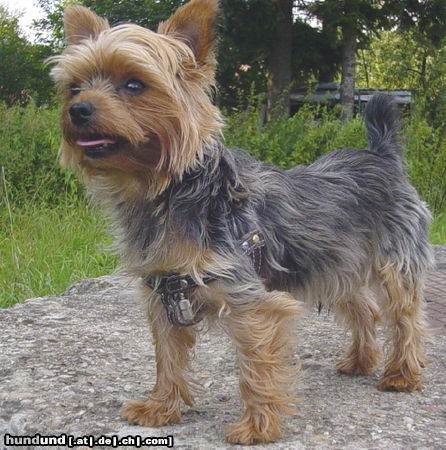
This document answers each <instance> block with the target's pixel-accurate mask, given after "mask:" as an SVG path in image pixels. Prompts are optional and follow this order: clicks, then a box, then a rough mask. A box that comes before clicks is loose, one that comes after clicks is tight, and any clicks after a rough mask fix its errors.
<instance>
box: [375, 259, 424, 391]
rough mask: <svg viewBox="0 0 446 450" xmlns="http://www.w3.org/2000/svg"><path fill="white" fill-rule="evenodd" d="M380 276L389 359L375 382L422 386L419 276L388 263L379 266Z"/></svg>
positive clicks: (397, 387) (384, 386)
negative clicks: (387, 330)
mask: <svg viewBox="0 0 446 450" xmlns="http://www.w3.org/2000/svg"><path fill="white" fill-rule="evenodd" d="M380 275H381V277H382V279H383V287H384V290H385V294H386V295H385V296H384V300H385V302H384V311H385V314H386V319H387V325H388V327H389V332H390V336H389V351H390V354H389V356H388V361H387V363H386V366H385V370H384V374H383V376H382V378H381V380H380V382H379V384H378V388H379V389H382V390H395V391H409V392H410V391H416V390H420V389H421V387H422V386H421V381H420V379H421V369H422V368H423V367H424V366H425V365H426V363H427V359H426V356H425V354H424V348H423V340H424V338H425V336H426V334H427V332H426V330H427V327H426V322H425V317H424V298H423V292H422V282H421V281H422V276H421V275H418V276H414V275H413V273H412V272H411V271H410V270H408V271H402V270H400V269H398V268H397V266H396V265H392V264H389V265H387V266H384V267H383V268H382V269H381V270H380Z"/></svg>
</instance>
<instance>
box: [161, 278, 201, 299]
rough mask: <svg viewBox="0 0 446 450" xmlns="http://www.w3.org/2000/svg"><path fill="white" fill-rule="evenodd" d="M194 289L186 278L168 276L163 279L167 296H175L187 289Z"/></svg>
mask: <svg viewBox="0 0 446 450" xmlns="http://www.w3.org/2000/svg"><path fill="white" fill-rule="evenodd" d="M192 287H194V286H193V285H191V284H190V283H189V280H188V277H184V276H181V275H170V276H169V277H167V278H166V279H165V282H164V289H165V291H166V293H167V294H176V293H178V292H184V291H185V290H187V289H191V288H192Z"/></svg>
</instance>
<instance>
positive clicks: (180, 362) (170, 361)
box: [121, 302, 196, 427]
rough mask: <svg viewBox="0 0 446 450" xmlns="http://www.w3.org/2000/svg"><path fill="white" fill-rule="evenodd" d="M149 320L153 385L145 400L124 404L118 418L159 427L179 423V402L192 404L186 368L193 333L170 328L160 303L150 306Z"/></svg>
mask: <svg viewBox="0 0 446 450" xmlns="http://www.w3.org/2000/svg"><path fill="white" fill-rule="evenodd" d="M149 321H150V325H151V328H152V335H153V341H154V345H155V354H156V384H155V387H154V388H153V390H152V392H151V394H150V396H149V398H148V399H147V400H146V401H144V402H141V401H130V402H127V403H125V404H124V406H123V408H122V410H121V416H122V417H123V418H124V419H127V420H128V421H129V422H130V423H137V424H139V425H141V426H145V427H159V426H162V425H166V424H169V423H178V422H180V419H181V412H180V401H181V399H183V401H184V402H185V403H186V404H187V405H192V404H193V398H192V395H191V387H192V386H191V381H190V380H189V379H188V376H187V369H188V366H189V351H190V350H191V349H192V348H193V346H194V345H195V339H196V332H195V330H194V329H193V327H187V328H186V327H176V326H173V325H171V324H170V323H169V322H168V321H167V317H166V311H165V310H164V307H163V306H162V305H161V302H153V303H152V307H151V310H150V312H149Z"/></svg>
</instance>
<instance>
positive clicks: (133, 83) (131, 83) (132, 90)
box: [124, 79, 146, 95]
mask: <svg viewBox="0 0 446 450" xmlns="http://www.w3.org/2000/svg"><path fill="white" fill-rule="evenodd" d="M145 87H146V86H145V85H144V83H143V82H142V81H139V80H134V79H132V80H128V81H126V83H125V84H124V89H125V90H126V91H127V92H128V93H129V94H132V95H138V94H140V93H141V92H142V91H143V90H144V88H145Z"/></svg>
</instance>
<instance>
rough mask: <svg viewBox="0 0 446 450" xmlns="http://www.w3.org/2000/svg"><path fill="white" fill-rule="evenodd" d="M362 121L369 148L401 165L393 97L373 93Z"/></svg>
mask: <svg viewBox="0 0 446 450" xmlns="http://www.w3.org/2000/svg"><path fill="white" fill-rule="evenodd" d="M364 122H365V127H366V130H367V138H368V141H369V150H370V151H372V152H375V153H378V154H379V155H382V156H384V157H386V158H388V159H391V160H393V161H394V162H395V163H396V164H397V165H398V166H399V167H402V150H401V145H400V142H399V139H398V132H399V130H400V121H399V112H398V109H397V106H396V104H395V102H394V101H393V99H392V98H391V97H390V96H389V95H386V94H377V95H374V96H373V97H372V99H371V100H370V101H369V102H368V103H367V106H366V108H365V112H364Z"/></svg>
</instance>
